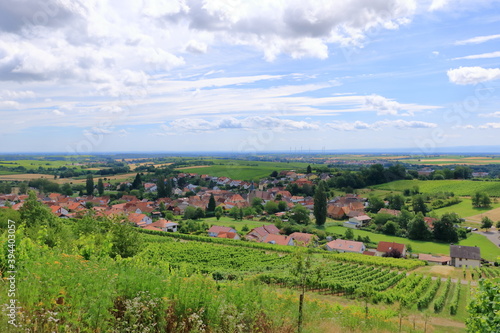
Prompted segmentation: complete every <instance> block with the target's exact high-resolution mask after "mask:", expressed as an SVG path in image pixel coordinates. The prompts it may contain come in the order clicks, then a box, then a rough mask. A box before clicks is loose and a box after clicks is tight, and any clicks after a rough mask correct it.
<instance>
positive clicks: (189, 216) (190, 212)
mask: <svg viewBox="0 0 500 333" xmlns="http://www.w3.org/2000/svg"><path fill="white" fill-rule="evenodd" d="M184 219H186V220H195V219H196V208H194V207H193V206H188V207H186V209H185V210H184Z"/></svg>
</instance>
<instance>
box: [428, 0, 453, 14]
mask: <svg viewBox="0 0 500 333" xmlns="http://www.w3.org/2000/svg"><path fill="white" fill-rule="evenodd" d="M449 2H450V0H432V3H431V5H430V6H429V10H430V11H431V12H432V11H435V10H440V9H443V8H445V7H446V6H447V5H448V3H449Z"/></svg>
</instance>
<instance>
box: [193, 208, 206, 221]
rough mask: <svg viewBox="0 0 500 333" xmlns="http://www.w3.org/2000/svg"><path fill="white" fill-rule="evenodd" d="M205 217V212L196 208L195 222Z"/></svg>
mask: <svg viewBox="0 0 500 333" xmlns="http://www.w3.org/2000/svg"><path fill="white" fill-rule="evenodd" d="M204 217H205V211H204V210H203V209H201V208H200V207H198V208H196V211H195V215H194V218H195V220H199V219H202V218H204Z"/></svg>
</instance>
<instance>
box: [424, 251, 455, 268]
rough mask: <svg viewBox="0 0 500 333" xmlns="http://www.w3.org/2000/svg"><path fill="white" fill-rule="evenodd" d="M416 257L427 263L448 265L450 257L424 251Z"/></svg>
mask: <svg viewBox="0 0 500 333" xmlns="http://www.w3.org/2000/svg"><path fill="white" fill-rule="evenodd" d="M418 259H419V260H423V261H427V263H428V264H429V265H449V264H450V261H451V257H448V256H435V255H432V254H425V253H420V254H419V255H418Z"/></svg>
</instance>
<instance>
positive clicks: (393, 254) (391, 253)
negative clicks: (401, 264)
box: [382, 249, 403, 258]
mask: <svg viewBox="0 0 500 333" xmlns="http://www.w3.org/2000/svg"><path fill="white" fill-rule="evenodd" d="M382 257H388V258H402V257H403V254H402V253H401V252H400V251H399V250H398V249H390V250H389V251H388V252H386V253H384V254H382Z"/></svg>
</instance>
